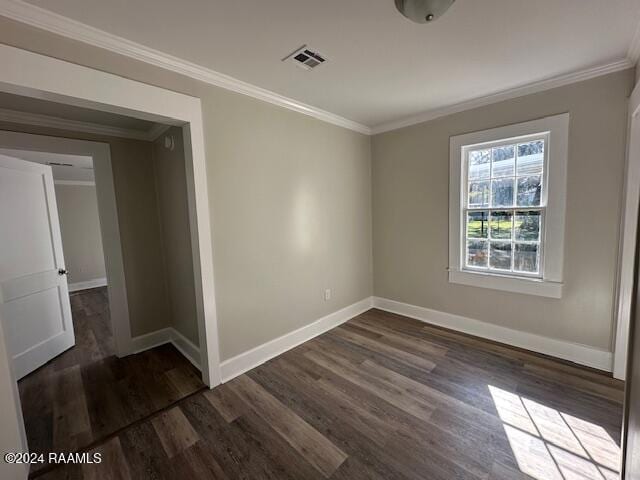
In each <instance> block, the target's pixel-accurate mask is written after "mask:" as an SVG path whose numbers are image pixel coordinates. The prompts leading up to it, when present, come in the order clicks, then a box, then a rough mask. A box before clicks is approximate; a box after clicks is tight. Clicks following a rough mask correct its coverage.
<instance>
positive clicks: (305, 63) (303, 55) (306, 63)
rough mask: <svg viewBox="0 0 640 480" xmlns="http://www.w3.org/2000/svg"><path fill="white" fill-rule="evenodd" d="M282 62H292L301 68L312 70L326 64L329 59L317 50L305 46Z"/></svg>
mask: <svg viewBox="0 0 640 480" xmlns="http://www.w3.org/2000/svg"><path fill="white" fill-rule="evenodd" d="M282 61H283V62H284V61H291V62H293V63H294V64H296V65H297V66H298V67H300V68H304V69H305V70H312V69H314V68H316V67H317V66H319V65H322V64H323V63H324V62H326V61H327V58H326V57H325V56H324V55H322V54H320V53H318V52H317V51H316V50H311V49H310V48H308V47H307V46H306V45H303V46H302V47H300V48H298V49H297V50H295V51H294V52H293V53H291V54H289V55H287V56H286V57H284V58H283V59H282Z"/></svg>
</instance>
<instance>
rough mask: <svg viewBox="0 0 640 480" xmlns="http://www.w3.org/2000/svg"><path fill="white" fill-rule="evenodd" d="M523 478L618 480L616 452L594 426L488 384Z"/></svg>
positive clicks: (601, 431)
mask: <svg viewBox="0 0 640 480" xmlns="http://www.w3.org/2000/svg"><path fill="white" fill-rule="evenodd" d="M489 391H490V392H491V396H492V398H493V402H494V404H495V406H496V410H497V412H498V416H499V417H500V419H501V420H502V422H503V424H504V425H503V427H504V431H505V433H506V434H507V438H508V440H509V445H510V446H511V450H512V451H513V454H514V456H515V458H516V461H517V463H518V467H519V468H520V470H521V471H522V472H523V473H526V474H527V475H530V476H531V477H533V478H535V479H537V480H615V479H618V477H619V475H618V469H619V459H620V448H619V447H618V445H616V443H615V442H614V440H613V439H612V438H611V436H610V435H609V434H608V433H607V432H606V430H605V429H604V428H602V427H601V426H599V425H596V424H593V423H590V422H587V421H585V420H582V419H579V418H576V417H574V416H572V415H569V414H566V413H563V412H559V411H558V410H556V409H554V408H550V407H547V406H546V405H543V404H541V403H538V402H535V401H533V400H530V399H528V398H524V397H521V396H519V395H517V394H515V393H511V392H508V391H506V390H503V389H501V388H498V387H494V386H492V385H489Z"/></svg>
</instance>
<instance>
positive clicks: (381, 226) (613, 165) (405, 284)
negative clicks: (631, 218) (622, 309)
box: [372, 70, 634, 351]
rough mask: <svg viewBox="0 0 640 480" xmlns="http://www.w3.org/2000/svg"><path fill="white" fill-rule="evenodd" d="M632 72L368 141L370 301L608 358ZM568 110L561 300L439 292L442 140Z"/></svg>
mask: <svg viewBox="0 0 640 480" xmlns="http://www.w3.org/2000/svg"><path fill="white" fill-rule="evenodd" d="M633 82H634V77H633V70H626V71H624V72H619V73H615V74H611V75H607V76H604V77H599V78H596V79H593V80H589V81H585V82H582V83H577V84H573V85H569V86H566V87H562V88H557V89H554V90H549V91H546V92H542V93H538V94H535V95H529V96H525V97H521V98H517V99H514V100H509V101H505V102H500V103H496V104H493V105H489V106H486V107H482V108H477V109H474V110H470V111H466V112H462V113H458V114H454V115H450V116H447V117H443V118H439V119H436V120H433V121H430V122H426V123H422V124H419V125H414V126H411V127H407V128H403V129H401V130H396V131H393V132H388V133H384V134H380V135H376V136H375V137H374V138H373V143H372V161H373V212H374V220H373V225H374V229H373V232H374V233H373V251H374V272H375V276H374V278H375V286H374V293H375V295H377V296H380V297H386V298H389V299H393V300H397V301H401V302H406V303H410V304H413V305H419V306H422V307H427V308H431V309H435V310H439V311H443V312H449V313H454V314H458V315H463V316H467V317H471V318H475V319H478V320H482V321H485V322H490V323H495V324H498V325H502V326H505V327H509V328H513V329H516V330H521V331H525V332H532V333H536V334H539V335H544V336H547V337H552V338H556V339H560V340H566V341H570V342H575V343H581V344H585V345H590V346H593V347H597V348H600V349H604V350H608V351H610V350H611V347H612V330H613V326H614V320H613V302H614V283H615V270H616V259H617V252H618V237H619V235H618V233H619V232H618V230H619V225H620V212H621V192H622V185H623V174H624V162H625V132H626V129H627V125H626V123H627V97H628V95H629V94H630V92H631V88H632V86H633ZM562 112H570V114H571V123H570V134H569V136H570V138H569V165H568V179H569V180H568V190H567V197H568V198H567V211H566V237H565V242H566V245H567V248H566V251H565V259H564V262H565V264H564V272H565V279H564V280H565V289H564V295H563V298H562V299H560V300H557V299H550V298H544V297H536V296H530V295H520V294H515V293H508V292H500V291H496V290H489V289H483V288H475V287H467V286H463V285H455V284H451V283H449V282H448V278H447V266H448V195H449V137H450V136H452V135H458V134H462V133H467V132H473V131H478V130H484V129H489V128H493V127H498V126H502V125H508V124H513V123H518V122H523V121H527V120H533V119H536V118H540V117H544V116H548V115H553V114H558V113H562Z"/></svg>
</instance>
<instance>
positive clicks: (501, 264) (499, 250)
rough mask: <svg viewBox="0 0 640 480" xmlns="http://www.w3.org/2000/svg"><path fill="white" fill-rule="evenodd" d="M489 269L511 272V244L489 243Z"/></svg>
mask: <svg viewBox="0 0 640 480" xmlns="http://www.w3.org/2000/svg"><path fill="white" fill-rule="evenodd" d="M489 263H490V265H491V268H497V269H500V270H511V242H491V258H490V262H489Z"/></svg>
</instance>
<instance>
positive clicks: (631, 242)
mask: <svg viewBox="0 0 640 480" xmlns="http://www.w3.org/2000/svg"><path fill="white" fill-rule="evenodd" d="M639 31H640V29H639ZM639 109H640V85H636V87H635V89H634V90H633V92H632V94H631V98H630V99H629V120H628V122H629V127H628V134H627V155H626V166H625V168H626V172H625V184H624V190H623V196H622V201H623V206H624V207H623V208H624V209H623V211H622V216H621V219H620V246H619V249H618V251H619V254H618V268H617V279H616V280H617V281H616V293H617V295H616V306H615V317H616V335H615V343H614V348H613V351H614V356H613V376H614V377H615V378H617V379H620V380H624V379H625V378H626V375H627V356H628V348H629V331H630V324H631V311H632V304H633V285H634V280H635V278H634V265H635V256H636V239H637V232H638V210H639V209H640V205H639V202H638V199H639V198H640V118H639V117H638V115H637V113H638V111H639Z"/></svg>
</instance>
